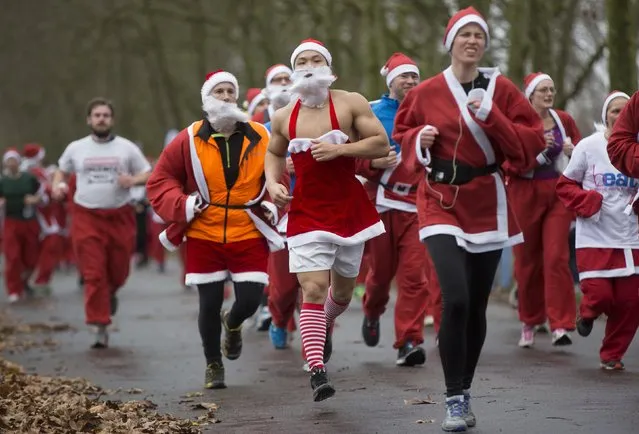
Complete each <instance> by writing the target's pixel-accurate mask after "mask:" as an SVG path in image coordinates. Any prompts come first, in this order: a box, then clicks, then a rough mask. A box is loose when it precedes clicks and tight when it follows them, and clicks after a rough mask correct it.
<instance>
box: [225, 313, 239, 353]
mask: <svg viewBox="0 0 639 434" xmlns="http://www.w3.org/2000/svg"><path fill="white" fill-rule="evenodd" d="M229 313H230V312H229V311H226V312H224V313H223V314H222V325H223V326H224V331H225V334H224V344H223V345H222V352H223V353H224V357H226V358H227V359H229V360H236V359H239V358H240V355H241V354H242V325H241V324H240V326H239V327H237V328H234V329H232V328H229V326H228V323H227V321H228V317H229Z"/></svg>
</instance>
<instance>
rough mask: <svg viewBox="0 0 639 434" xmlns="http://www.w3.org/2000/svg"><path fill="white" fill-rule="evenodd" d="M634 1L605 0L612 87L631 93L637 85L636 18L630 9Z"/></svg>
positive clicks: (609, 70)
mask: <svg viewBox="0 0 639 434" xmlns="http://www.w3.org/2000/svg"><path fill="white" fill-rule="evenodd" d="M632 3H633V2H632V1H631V0H606V15H607V17H608V74H609V75H610V88H611V89H617V90H621V91H624V92H630V93H632V92H634V91H635V90H636V89H637V29H636V27H635V22H636V21H637V20H636V18H633V14H630V13H628V12H629V11H630V10H633V9H632V6H633V4H632ZM634 9H636V8H634Z"/></svg>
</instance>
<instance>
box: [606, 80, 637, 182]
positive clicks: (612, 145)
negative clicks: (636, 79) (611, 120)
mask: <svg viewBox="0 0 639 434" xmlns="http://www.w3.org/2000/svg"><path fill="white" fill-rule="evenodd" d="M608 155H609V156H610V161H611V162H612V165H613V166H615V167H616V168H617V169H618V170H619V171H620V172H621V173H623V174H624V175H626V176H632V177H635V178H639V92H635V93H634V94H633V95H632V97H631V98H630V101H628V103H627V104H626V106H625V107H624V108H623V110H622V112H621V113H620V114H619V117H618V118H617V121H616V122H615V125H614V128H613V129H612V134H611V135H610V138H609V139H608Z"/></svg>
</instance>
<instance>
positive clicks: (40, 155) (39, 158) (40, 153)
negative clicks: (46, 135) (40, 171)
mask: <svg viewBox="0 0 639 434" xmlns="http://www.w3.org/2000/svg"><path fill="white" fill-rule="evenodd" d="M46 154H47V153H46V151H45V150H44V148H40V150H39V151H38V153H37V154H36V156H35V157H34V158H35V160H36V161H42V159H43V158H44V156H45V155H46Z"/></svg>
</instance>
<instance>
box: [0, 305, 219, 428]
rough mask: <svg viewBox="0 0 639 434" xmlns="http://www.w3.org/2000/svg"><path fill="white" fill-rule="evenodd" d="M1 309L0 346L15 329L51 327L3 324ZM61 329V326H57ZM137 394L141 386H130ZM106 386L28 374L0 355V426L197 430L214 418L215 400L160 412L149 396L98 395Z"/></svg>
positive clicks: (26, 331) (43, 329)
mask: <svg viewBox="0 0 639 434" xmlns="http://www.w3.org/2000/svg"><path fill="white" fill-rule="evenodd" d="M5 323H6V317H4V315H2V312H0V350H1V349H2V348H7V345H6V344H7V342H12V340H11V339H9V340H8V339H7V338H12V337H13V335H14V334H15V333H30V332H34V331H49V330H50V328H46V327H41V325H36V326H35V327H34V325H30V326H28V327H29V328H28V329H27V328H26V326H18V325H15V324H5ZM59 331H61V330H59ZM127 392H128V393H130V394H140V393H142V392H143V390H142V389H129V390H127ZM107 393H108V391H105V390H103V389H101V388H100V387H97V386H94V385H92V384H91V383H89V382H88V381H87V380H85V379H81V378H64V377H47V376H40V375H31V374H26V373H25V371H24V369H23V368H22V367H21V366H19V365H17V364H15V363H12V362H10V361H7V360H4V359H3V358H1V357H0V432H2V433H42V434H62V433H69V432H74V433H88V434H107V433H108V434H119V433H122V434H124V433H126V434H143V433H157V434H169V433H171V434H173V433H175V434H183V433H184V434H191V433H193V434H195V433H201V432H202V431H201V428H202V427H203V426H205V425H209V424H212V423H218V422H219V420H217V419H216V418H215V414H214V413H215V411H216V410H217V405H216V404H213V403H202V404H200V407H199V408H200V409H202V410H206V414H204V415H201V416H199V417H197V418H196V419H195V420H188V419H179V418H177V417H175V416H172V415H169V414H159V413H158V412H157V411H155V410H156V409H157V405H156V404H155V403H153V402H151V401H149V400H139V401H128V402H121V401H110V400H101V398H102V397H103V396H104V395H106V394H107Z"/></svg>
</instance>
